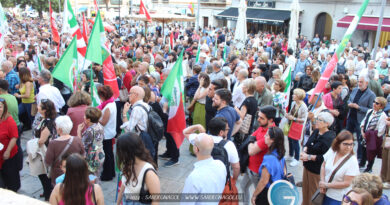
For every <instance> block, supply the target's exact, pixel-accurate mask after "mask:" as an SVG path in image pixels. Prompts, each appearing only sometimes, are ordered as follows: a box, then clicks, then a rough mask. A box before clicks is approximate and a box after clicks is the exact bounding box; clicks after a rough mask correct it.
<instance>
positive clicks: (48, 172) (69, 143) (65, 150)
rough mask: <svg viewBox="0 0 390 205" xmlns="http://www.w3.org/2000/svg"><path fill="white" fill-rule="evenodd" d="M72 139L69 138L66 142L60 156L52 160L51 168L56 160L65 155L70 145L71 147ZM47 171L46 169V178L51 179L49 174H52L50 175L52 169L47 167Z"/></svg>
mask: <svg viewBox="0 0 390 205" xmlns="http://www.w3.org/2000/svg"><path fill="white" fill-rule="evenodd" d="M73 139H74V137H73V136H72V137H70V140H69V141H68V143H67V144H66V146H65V148H64V149H63V150H62V152H61V153H60V155H58V157H57V158H56V159H55V160H54V162H53V165H52V166H54V165H55V164H56V162H57V161H58V160H61V158H62V156H63V155H64V154H65V152H67V151H68V149H69V147H70V145H71V144H72V142H73ZM47 169H48V170H47V176H48V177H49V178H51V174H52V173H51V170H52V167H51V166H48V168H47Z"/></svg>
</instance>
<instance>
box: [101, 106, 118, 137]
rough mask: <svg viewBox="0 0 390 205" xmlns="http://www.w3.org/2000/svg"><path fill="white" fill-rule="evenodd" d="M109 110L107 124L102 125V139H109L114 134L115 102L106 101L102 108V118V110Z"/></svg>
mask: <svg viewBox="0 0 390 205" xmlns="http://www.w3.org/2000/svg"><path fill="white" fill-rule="evenodd" d="M107 109H109V110H110V118H109V119H108V122H107V124H106V125H105V126H104V139H105V140H109V139H112V138H114V137H115V135H116V105H115V102H111V103H108V104H107V105H106V106H105V107H104V109H103V110H102V118H103V115H104V112H105V111H106V110H107Z"/></svg>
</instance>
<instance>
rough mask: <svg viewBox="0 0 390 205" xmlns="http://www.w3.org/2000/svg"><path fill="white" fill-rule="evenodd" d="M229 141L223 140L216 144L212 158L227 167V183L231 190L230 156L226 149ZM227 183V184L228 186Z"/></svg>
mask: <svg viewBox="0 0 390 205" xmlns="http://www.w3.org/2000/svg"><path fill="white" fill-rule="evenodd" d="M227 142H228V141H227V140H224V139H223V140H221V141H220V142H219V143H214V148H213V150H212V151H211V156H212V157H213V158H214V159H215V160H220V161H221V162H222V163H223V164H224V165H225V167H226V173H227V175H226V183H229V187H230V188H231V183H230V167H229V166H230V163H229V156H228V153H227V151H226V149H225V145H226V143H227ZM226 183H225V184H226Z"/></svg>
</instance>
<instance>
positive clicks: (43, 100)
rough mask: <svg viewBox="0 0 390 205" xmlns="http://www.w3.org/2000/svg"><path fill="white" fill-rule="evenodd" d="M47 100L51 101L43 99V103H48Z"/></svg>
mask: <svg viewBox="0 0 390 205" xmlns="http://www.w3.org/2000/svg"><path fill="white" fill-rule="evenodd" d="M47 101H49V99H42V100H41V103H47Z"/></svg>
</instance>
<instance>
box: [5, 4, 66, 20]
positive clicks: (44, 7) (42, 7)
mask: <svg viewBox="0 0 390 205" xmlns="http://www.w3.org/2000/svg"><path fill="white" fill-rule="evenodd" d="M0 1H1V3H2V5H3V6H4V7H14V6H16V5H19V6H20V8H26V6H31V7H32V8H33V9H34V10H36V11H37V12H38V13H39V16H40V17H42V12H45V11H47V12H48V11H49V1H48V0H0ZM60 1H61V2H60ZM58 3H60V4H61V6H59V5H58ZM63 5H64V0H53V1H51V6H52V8H53V11H54V12H59V8H61V10H63V8H62V7H63Z"/></svg>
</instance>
